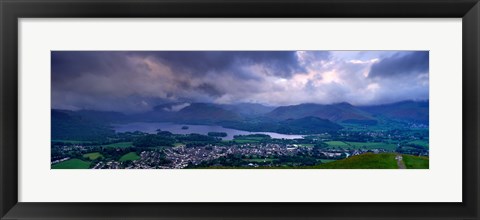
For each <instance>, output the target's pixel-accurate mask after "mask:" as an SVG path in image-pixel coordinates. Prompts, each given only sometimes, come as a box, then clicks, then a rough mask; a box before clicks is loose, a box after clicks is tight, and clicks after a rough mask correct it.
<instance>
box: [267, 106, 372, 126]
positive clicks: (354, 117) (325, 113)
mask: <svg viewBox="0 0 480 220" xmlns="http://www.w3.org/2000/svg"><path fill="white" fill-rule="evenodd" d="M310 116H313V117H317V118H322V119H328V120H330V121H332V122H350V123H366V124H376V122H377V121H376V119H375V118H374V117H373V116H372V115H371V114H369V113H368V112H365V111H363V110H361V109H358V108H356V107H355V106H352V105H350V104H348V103H338V104H332V105H321V104H300V105H291V106H282V107H278V108H276V109H274V110H273V111H271V112H270V113H268V114H266V117H269V118H272V119H275V120H286V119H298V118H305V117H310Z"/></svg>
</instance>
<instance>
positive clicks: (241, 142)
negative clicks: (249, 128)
mask: <svg viewBox="0 0 480 220" xmlns="http://www.w3.org/2000/svg"><path fill="white" fill-rule="evenodd" d="M233 142H235V143H237V144H250V143H258V142H260V141H258V140H252V139H234V140H233Z"/></svg>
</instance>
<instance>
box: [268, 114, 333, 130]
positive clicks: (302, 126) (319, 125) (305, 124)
mask: <svg viewBox="0 0 480 220" xmlns="http://www.w3.org/2000/svg"><path fill="white" fill-rule="evenodd" d="M342 128H343V127H342V126H340V125H338V124H336V123H333V122H331V121H329V120H327V119H321V118H317V117H313V116H309V117H305V118H300V119H287V120H285V121H281V122H279V128H277V130H276V132H278V133H282V134H320V133H325V132H335V131H338V130H340V129H342Z"/></svg>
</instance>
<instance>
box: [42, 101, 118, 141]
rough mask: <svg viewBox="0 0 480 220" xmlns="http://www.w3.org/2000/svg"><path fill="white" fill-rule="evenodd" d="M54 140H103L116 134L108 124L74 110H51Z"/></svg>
mask: <svg viewBox="0 0 480 220" xmlns="http://www.w3.org/2000/svg"><path fill="white" fill-rule="evenodd" d="M51 123H52V124H51V132H52V133H51V135H52V137H51V138H52V140H103V139H106V138H107V137H110V136H112V135H114V134H115V133H114V131H113V130H112V129H110V128H109V127H108V126H106V125H104V124H102V123H100V122H96V121H93V120H90V119H88V118H85V117H83V116H81V115H78V114H77V113H76V112H73V111H66V110H55V109H53V110H52V111H51Z"/></svg>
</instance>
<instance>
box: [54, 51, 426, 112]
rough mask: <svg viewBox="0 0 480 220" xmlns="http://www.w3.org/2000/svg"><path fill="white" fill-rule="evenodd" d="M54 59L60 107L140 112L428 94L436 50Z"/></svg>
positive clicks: (80, 54) (96, 54)
mask: <svg viewBox="0 0 480 220" xmlns="http://www.w3.org/2000/svg"><path fill="white" fill-rule="evenodd" d="M377 60H379V61H377ZM51 64H52V66H51V70H52V75H51V79H52V108H62V109H94V110H108V111H123V112H138V111H148V110H150V109H152V108H153V107H154V106H156V105H158V104H163V103H178V104H185V103H192V102H215V103H240V102H254V103H261V104H267V105H291V104H299V103H306V102H315V103H323V104H327V103H337V102H350V103H352V104H378V103H382V102H385V101H389V102H390V101H401V100H408V99H418V98H424V97H426V98H428V52H395V51H388V52H385V51H363V52H355V51H298V52H297V51H53V52H52V53H51ZM369 72H370V73H369ZM368 73H369V74H368ZM418 73H422V75H417V77H403V78H401V79H399V78H398V77H396V76H400V75H405V76H414V75H412V74H418ZM423 73H427V74H426V75H425V74H423ZM392 85H401V86H397V87H396V89H395V90H392V89H391V88H393V87H395V86H392Z"/></svg>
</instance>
